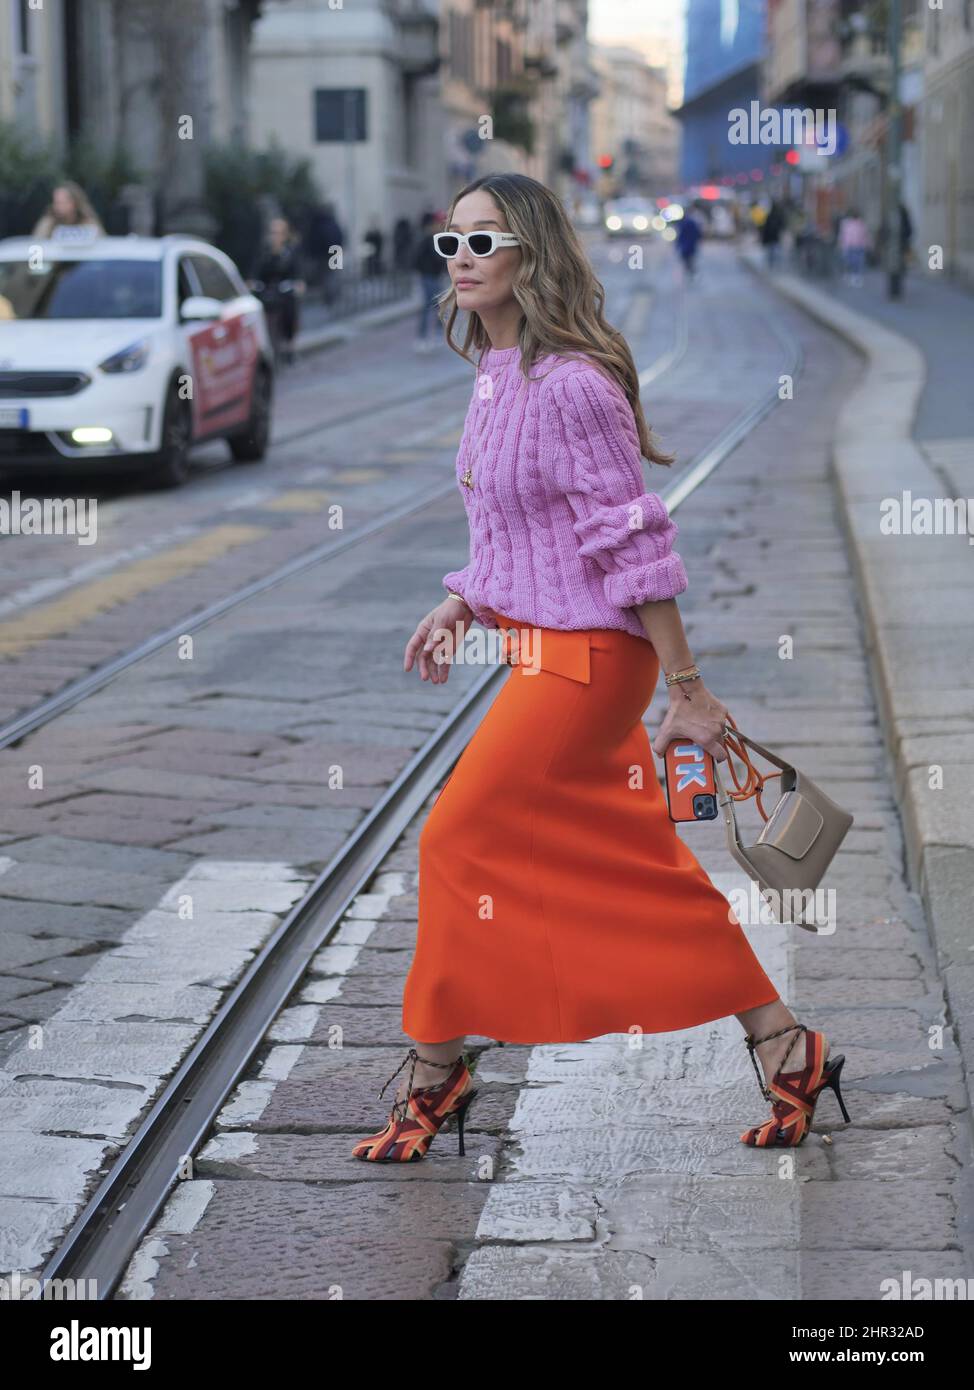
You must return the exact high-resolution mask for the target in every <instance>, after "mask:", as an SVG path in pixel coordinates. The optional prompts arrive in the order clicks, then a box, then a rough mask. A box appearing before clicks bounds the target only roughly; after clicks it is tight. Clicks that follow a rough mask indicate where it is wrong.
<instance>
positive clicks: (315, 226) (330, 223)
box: [304, 203, 343, 304]
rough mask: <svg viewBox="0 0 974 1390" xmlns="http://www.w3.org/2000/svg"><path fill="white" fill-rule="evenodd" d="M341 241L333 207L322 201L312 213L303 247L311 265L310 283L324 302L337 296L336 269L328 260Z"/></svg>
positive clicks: (333, 300)
mask: <svg viewBox="0 0 974 1390" xmlns="http://www.w3.org/2000/svg"><path fill="white" fill-rule="evenodd" d="M342 243H343V238H342V229H341V227H340V226H339V224H338V221H337V219H336V217H335V209H334V208H333V207H332V205H331V203H324V204H322V205H321V206H320V207H318V208H316V209H315V211H314V212H313V213H312V216H311V225H310V227H309V228H308V237H307V241H306V243H305V248H304V249H305V254H306V256H307V259H308V260H309V261H310V263H311V267H312V269H311V281H312V284H314V285H315V287H316V288H318V289H320V290H321V297H322V299H323V300H324V302H325V303H326V304H333V303H334V302H335V300H336V299H337V298H338V282H337V279H336V276H337V275H338V270H337V268H335V269H333V268H332V267H331V266H330V264H329V261H330V259H331V256H332V254H333V251H334V248H335V247H341V246H342Z"/></svg>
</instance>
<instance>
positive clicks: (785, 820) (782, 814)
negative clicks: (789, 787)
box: [757, 791, 825, 859]
mask: <svg viewBox="0 0 974 1390" xmlns="http://www.w3.org/2000/svg"><path fill="white" fill-rule="evenodd" d="M824 824H825V818H824V816H823V815H822V813H821V811H819V810H818V808H817V807H816V806H814V805H813V804H812V802H811V801H809V799H808V797H806V796H802V794H801V792H799V791H788V792H785V793H784V795H783V796H782V797H781V799H780V800H779V802H778V804H777V806H775V808H774V810H773V811H772V812H771V815H770V816H769V817H768V819H767V820H766V821H765V823H764V826H763V827H762V830H761V833H760V835H759V836H758V838H757V843H758V844H759V845H771V846H773V847H774V848H775V849H780V850H781V851H782V852H783V853H784V854H787V855H788V856H789V858H791V859H804V857H805V855H806V854H807V853H808V851H809V850H810V849H811V847H812V845H813V844H814V843H815V841H816V839H817V838H818V835H819V833H820V831H821V829H822V826H823V825H824Z"/></svg>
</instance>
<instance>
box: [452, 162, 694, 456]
mask: <svg viewBox="0 0 974 1390" xmlns="http://www.w3.org/2000/svg"><path fill="white" fill-rule="evenodd" d="M478 188H479V189H483V190H484V191H485V192H486V193H489V194H490V196H491V197H492V198H493V200H494V202H495V203H496V204H497V206H498V207H499V208H501V209H502V211H503V213H504V216H505V217H506V218H507V225H508V226H509V227H510V229H511V231H512V232H514V234H515V235H516V236H517V238H518V240H519V242H520V244H521V245H520V249H521V262H520V265H519V266H518V268H517V270H516V271H515V274H514V281H513V286H512V288H513V293H514V298H515V299H516V300H517V302H518V304H520V306H521V308H522V310H523V311H524V317H523V318H522V320H521V328H520V334H519V339H518V345H519V347H520V349H521V372H522V374H523V375H524V377H525V378H526V379H527V380H531V379H532V378H531V377H530V369H531V367H532V365H533V364H534V363H535V362H536V361H537V360H538V359H539V358H541V357H544V356H545V355H546V354H547V353H557V354H558V355H559V356H561V357H578V356H584V357H586V358H588V359H590V360H591V361H593V362H594V363H595V364H596V365H597V366H598V367H600V368H601V369H602V370H603V371H604V372H606V373H607V374H608V375H609V376H610V377H611V378H612V379H613V380H615V381H616V382H617V383H618V385H619V386H620V387H621V388H622V390H623V391H624V392H625V394H626V399H627V400H628V402H629V404H630V406H631V407H632V413H633V418H634V420H635V423H636V429H637V431H638V433H639V448H640V452H641V454H642V455H643V457H644V458H646V459H648V460H649V461H650V463H659V464H667V465H668V464H671V463H672V462H673V455H672V454H666V453H664V452H663V451H662V450H661V449H660V448H659V446H658V445H657V443H656V441H655V439H654V437H653V433H652V431H651V429H650V426H649V425H648V424H647V422H646V417H645V416H644V415H643V410H642V406H641V404H640V401H639V375H638V373H637V371H636V364H635V362H634V361H633V359H632V353H631V352H630V351H629V347H628V344H627V343H626V340H625V338H624V337H623V336H622V334H621V333H620V332H618V330H617V329H615V328H613V327H612V325H611V324H610V323H608V322H607V321H606V318H605V314H604V313H603V307H604V305H605V290H604V289H603V287H602V284H601V282H600V281H599V280H598V279H597V278H596V276H595V272H594V271H593V269H592V266H591V263H590V262H589V259H588V257H587V256H586V255H585V252H584V250H583V248H582V244H581V242H580V241H579V239H578V237H577V235H576V234H575V229H574V227H573V226H572V224H571V222H570V221H569V220H568V217H567V215H566V213H565V209H564V207H563V206H562V203H561V201H560V199H559V198H557V197H556V196H555V194H554V193H552V192H551V190H550V189H549V188H546V187H545V185H544V184H543V183H539V182H538V180H537V179H532V178H529V177H528V175H527V174H486V175H485V176H484V177H483V178H480V179H476V180H475V181H474V182H473V183H468V184H467V186H466V187H465V188H461V189H460V191H459V192H458V193H457V194H456V196H455V197H454V199H453V201H452V203H451V204H450V207H449V211H448V212H447V215H446V220H445V222H444V227H448V226H449V225H450V223H451V222H452V220H453V213H454V210H455V208H456V205H457V203H458V202H459V201H460V199H461V198H463V197H465V196H466V195H467V194H468V193H473V192H474V191H475V190H477V189H478ZM438 305H439V314H440V320H441V322H444V323H445V331H446V341H447V343H448V344H449V346H450V347H451V348H452V349H453V351H454V352H457V353H459V354H460V356H461V357H463V358H464V359H465V360H466V361H468V362H470V363H471V364H472V365H473V366H479V361H475V359H474V358H473V356H472V355H471V352H472V351H478V352H479V354H481V355H482V353H483V351H484V350H485V349H487V348H489V347H490V339H489V338H488V336H487V332H486V330H485V329H484V326H483V323H482V322H481V319H480V315H479V314H477V313H475V312H471V313H470V314H469V315H468V319H467V332H466V335H465V337H464V341H463V345H462V346H460V345H458V344H457V343H456V342H455V341H454V338H453V325H454V323H455V322H456V317H457V314H458V313H459V309H458V307H457V297H456V291H455V290H454V288H453V285H452V284H451V285H450V287H449V289H448V290H447V291H446V292H445V293H444V294H443V295H442V296H440V298H439V300H438Z"/></svg>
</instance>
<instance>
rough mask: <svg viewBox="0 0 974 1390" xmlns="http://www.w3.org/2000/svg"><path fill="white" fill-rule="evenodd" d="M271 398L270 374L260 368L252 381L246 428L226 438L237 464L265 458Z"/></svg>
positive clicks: (269, 433) (268, 436) (269, 431)
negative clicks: (251, 395) (251, 396)
mask: <svg viewBox="0 0 974 1390" xmlns="http://www.w3.org/2000/svg"><path fill="white" fill-rule="evenodd" d="M271 398H272V388H271V374H270V372H269V371H268V370H267V368H266V367H260V368H258V371H257V376H256V377H255V379H254V391H253V400H252V401H251V404H250V419H249V420H248V421H247V428H246V429H244V430H242V431H241V432H240V433H239V434H231V435H228V436H227V443H228V444H229V445H230V452H231V453H232V454H233V457H234V459H235V460H236V461H237V463H259V462H260V460H261V459H262V458H264V457H265V456H266V454H267V448H268V445H269V444H270V437H271Z"/></svg>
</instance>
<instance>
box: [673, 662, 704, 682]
mask: <svg viewBox="0 0 974 1390" xmlns="http://www.w3.org/2000/svg"><path fill="white" fill-rule="evenodd" d="M699 676H700V667H699V666H687V667H685V668H684V669H683V670H682V671H671V672H670V674H669V675H668V676H667V677H666V684H667V685H680V684H681V683H682V682H683V681H695V680H697V679H699Z"/></svg>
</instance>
